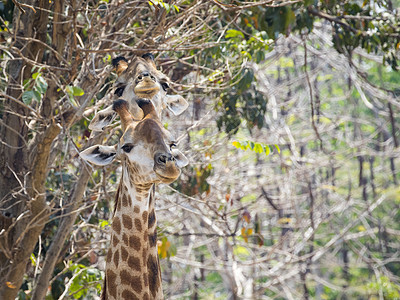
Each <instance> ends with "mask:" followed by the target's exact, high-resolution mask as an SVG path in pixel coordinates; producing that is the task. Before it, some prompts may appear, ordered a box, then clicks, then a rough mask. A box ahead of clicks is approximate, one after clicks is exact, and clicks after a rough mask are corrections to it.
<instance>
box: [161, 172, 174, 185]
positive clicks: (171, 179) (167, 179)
mask: <svg viewBox="0 0 400 300" xmlns="http://www.w3.org/2000/svg"><path fill="white" fill-rule="evenodd" d="M179 173H180V172H179ZM156 175H157V177H158V178H159V179H160V180H161V182H162V183H167V184H169V183H172V182H174V181H175V180H177V179H178V176H179V174H178V176H174V177H167V176H163V175H161V174H160V173H157V172H156Z"/></svg>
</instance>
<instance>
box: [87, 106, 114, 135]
mask: <svg viewBox="0 0 400 300" xmlns="http://www.w3.org/2000/svg"><path fill="white" fill-rule="evenodd" d="M116 116H117V113H116V112H115V111H114V110H113V109H112V106H109V107H107V108H106V109H103V110H100V111H98V112H97V113H96V114H95V116H94V117H93V119H92V121H90V124H89V129H90V130H93V131H103V129H104V128H105V127H107V126H108V125H110V124H111V122H112V121H113V120H114V119H115V117H116Z"/></svg>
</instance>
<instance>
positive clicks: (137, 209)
mask: <svg viewBox="0 0 400 300" xmlns="http://www.w3.org/2000/svg"><path fill="white" fill-rule="evenodd" d="M133 212H134V213H135V214H138V213H140V207H139V206H137V205H135V207H134V208H133Z"/></svg>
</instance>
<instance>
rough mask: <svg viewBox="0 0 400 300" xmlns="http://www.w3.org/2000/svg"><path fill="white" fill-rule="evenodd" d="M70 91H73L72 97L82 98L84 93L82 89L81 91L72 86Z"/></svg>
mask: <svg viewBox="0 0 400 300" xmlns="http://www.w3.org/2000/svg"><path fill="white" fill-rule="evenodd" d="M72 91H73V93H72V94H73V95H74V96H83V95H84V94H85V92H84V91H83V89H81V88H80V87H78V86H74V87H72Z"/></svg>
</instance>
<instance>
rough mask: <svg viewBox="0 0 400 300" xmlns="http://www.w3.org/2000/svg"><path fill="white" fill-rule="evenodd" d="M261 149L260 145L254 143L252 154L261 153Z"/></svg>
mask: <svg viewBox="0 0 400 300" xmlns="http://www.w3.org/2000/svg"><path fill="white" fill-rule="evenodd" d="M263 151H264V150H263V147H262V145H261V144H260V143H255V144H254V152H255V153H263Z"/></svg>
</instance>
